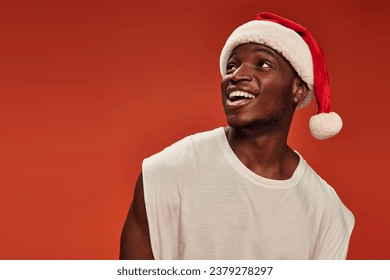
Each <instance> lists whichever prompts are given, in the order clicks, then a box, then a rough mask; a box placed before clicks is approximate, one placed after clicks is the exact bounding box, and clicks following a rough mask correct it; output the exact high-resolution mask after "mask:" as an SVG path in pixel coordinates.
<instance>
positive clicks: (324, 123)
mask: <svg viewBox="0 0 390 280" xmlns="http://www.w3.org/2000/svg"><path fill="white" fill-rule="evenodd" d="M309 127H310V133H311V135H312V136H313V137H314V138H316V139H318V140H324V139H327V138H330V137H332V136H334V135H336V134H337V133H339V131H340V130H341V128H342V127H343V121H342V120H341V118H340V116H339V115H338V114H337V113H335V112H330V113H321V114H318V115H315V116H312V117H311V118H310V121H309Z"/></svg>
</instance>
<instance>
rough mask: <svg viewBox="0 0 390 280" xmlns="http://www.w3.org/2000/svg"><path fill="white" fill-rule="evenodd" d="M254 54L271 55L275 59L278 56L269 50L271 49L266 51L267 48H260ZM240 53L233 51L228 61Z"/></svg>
mask: <svg viewBox="0 0 390 280" xmlns="http://www.w3.org/2000/svg"><path fill="white" fill-rule="evenodd" d="M253 51H254V52H264V53H266V54H269V55H271V56H273V57H274V58H275V59H277V56H276V55H275V52H273V51H271V50H269V49H266V48H262V47H259V48H256V49H254V50H253ZM237 53H238V52H237V51H233V52H232V53H231V55H230V56H229V58H228V60H229V59H230V58H231V57H232V56H233V55H236V54H237Z"/></svg>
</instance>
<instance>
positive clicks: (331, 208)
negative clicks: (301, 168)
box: [302, 165, 352, 216]
mask: <svg viewBox="0 0 390 280" xmlns="http://www.w3.org/2000/svg"><path fill="white" fill-rule="evenodd" d="M302 184H304V188H305V192H306V195H308V196H309V199H310V201H312V202H314V205H316V207H317V208H319V209H321V211H323V213H328V214H330V215H333V214H335V213H339V212H340V210H341V211H342V212H345V213H346V215H348V216H349V215H351V214H352V213H350V211H349V210H348V209H347V208H346V206H345V205H344V203H343V202H342V200H341V199H340V197H339V195H338V194H337V192H336V190H335V189H334V188H333V187H332V186H331V185H330V184H329V183H328V182H327V181H325V180H324V179H323V178H322V177H321V176H320V175H318V174H317V172H316V171H315V170H314V169H313V168H312V167H310V166H309V165H307V170H306V172H305V176H303V178H302Z"/></svg>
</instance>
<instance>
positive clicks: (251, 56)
mask: <svg viewBox="0 0 390 280" xmlns="http://www.w3.org/2000/svg"><path fill="white" fill-rule="evenodd" d="M297 79H298V80H299V78H298V77H297V75H296V74H295V72H294V70H293V69H292V67H291V65H290V64H289V63H288V62H287V61H286V60H285V58H284V57H282V56H281V55H280V54H278V53H277V52H276V51H274V50H273V49H271V48H269V47H267V46H265V45H261V44H252V43H250V44H243V45H240V46H238V47H236V48H235V49H234V50H233V52H232V54H231V56H230V57H229V59H228V61H227V67H226V74H225V75H224V77H223V79H222V82H221V91H222V100H223V106H224V109H225V114H226V117H227V121H228V124H229V125H230V126H231V127H234V128H256V127H271V126H274V125H278V124H280V123H281V122H282V123H286V121H287V122H288V125H289V123H290V121H291V117H292V115H293V113H294V109H295V105H296V104H295V105H294V97H293V91H294V83H295V84H296V81H297Z"/></svg>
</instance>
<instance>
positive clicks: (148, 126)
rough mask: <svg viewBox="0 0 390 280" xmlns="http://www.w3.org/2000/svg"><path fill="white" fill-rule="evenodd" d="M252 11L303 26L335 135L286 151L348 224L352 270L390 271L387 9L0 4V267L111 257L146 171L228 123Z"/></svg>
mask: <svg viewBox="0 0 390 280" xmlns="http://www.w3.org/2000/svg"><path fill="white" fill-rule="evenodd" d="M259 11H270V12H274V13H277V14H280V15H282V16H285V17H287V18H291V19H292V20H295V21H297V22H299V23H301V24H302V25H304V26H306V27H307V28H308V29H309V30H311V32H312V33H313V34H314V36H315V37H316V38H317V40H318V42H319V43H320V44H321V45H322V47H323V49H324V51H325V55H326V58H327V65H328V69H329V75H330V81H331V88H332V92H333V97H334V107H335V109H336V111H337V112H338V113H339V114H340V115H341V116H342V117H343V120H344V123H345V127H344V129H343V131H342V132H341V133H340V134H339V136H337V137H335V138H334V139H331V140H327V141H322V142H321V141H317V140H314V139H313V138H312V137H311V136H310V135H309V132H308V128H307V123H308V119H309V117H310V116H311V115H312V114H314V113H315V112H316V107H315V104H312V105H311V106H310V107H309V108H307V109H304V110H301V111H299V112H298V113H297V114H296V117H295V120H294V123H293V127H292V131H291V136H290V140H289V141H290V144H291V146H292V147H293V148H295V149H297V150H298V151H300V153H301V154H302V155H303V156H304V157H305V158H306V160H307V161H308V162H309V163H310V164H311V165H312V166H313V167H314V168H315V169H316V170H317V172H318V173H319V174H320V175H321V176H323V177H324V178H325V179H326V180H327V181H328V182H329V183H330V184H331V185H332V186H333V187H334V188H335V189H336V191H337V192H338V194H339V196H340V197H341V198H342V200H343V201H344V203H345V204H346V205H347V206H348V207H349V208H350V209H351V210H352V211H353V213H354V214H355V217H356V225H355V229H354V232H353V235H352V240H351V244H350V252H349V258H351V259H390V238H389V236H390V219H389V214H390V206H389V203H388V201H389V195H390V188H389V182H388V180H386V179H387V178H386V177H388V174H387V173H388V167H389V164H388V161H387V158H388V157H389V155H390V153H389V152H390V148H389V145H388V140H389V133H390V132H389V125H388V123H389V121H390V119H389V115H390V114H389V109H388V103H389V101H390V94H389V92H388V91H389V90H388V88H389V87H388V80H389V78H388V74H389V70H388V65H389V53H388V50H389V49H390V48H389V39H388V38H389V37H388V30H389V20H388V11H389V4H388V2H387V1H379V0H370V1H368V0H363V1H347V0H344V1H340V0H332V1H309V0H295V1H287V0H286V1H265V0H264V1H260V0H256V1H255V0H245V1H237V0H235V1H231V0H223V1H222V0H221V1H208V0H201V1H200V0H196V1H194V0H191V1H189V0H187V1H180V0H176V1H174V0H165V1H163V0H162V1H147V2H142V1H121V0H111V1H108V0H107V1H86V0H81V1H80V0H79V1H69V0H67V1H65V0H61V1H59V0H56V1H49V0H47V1H42V0H40V1H2V2H1V4H0V36H1V39H0V42H1V43H0V221H1V230H0V248H1V249H0V258H1V259H115V258H117V257H118V253H119V237H120V232H121V229H122V225H123V222H124V219H125V216H126V213H127V209H128V206H129V204H130V201H131V199H132V193H133V185H134V183H135V180H136V177H137V175H138V173H139V171H140V168H141V162H142V159H143V158H145V157H147V156H149V155H151V154H153V153H155V152H158V151H159V150H161V149H162V148H164V147H166V146H167V145H169V144H171V143H173V142H174V141H176V140H179V139H181V138H182V137H184V136H186V135H188V134H191V133H195V132H199V131H204V130H208V129H212V128H215V127H217V126H222V125H225V118H224V114H223V111H222V106H221V104H220V93H219V80H220V75H219V69H218V61H219V54H220V50H221V48H222V46H223V44H224V42H225V40H226V38H227V36H228V35H229V34H230V32H231V31H232V30H233V29H234V28H235V27H236V26H238V25H239V24H242V23H244V22H246V21H248V20H251V19H252V18H253V17H254V16H255V14H256V13H257V12H259Z"/></svg>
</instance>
